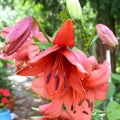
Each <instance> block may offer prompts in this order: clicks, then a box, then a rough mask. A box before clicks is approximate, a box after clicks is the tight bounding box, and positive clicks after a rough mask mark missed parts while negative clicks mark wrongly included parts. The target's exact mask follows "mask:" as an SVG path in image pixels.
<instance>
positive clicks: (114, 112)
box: [106, 101, 120, 120]
mask: <svg viewBox="0 0 120 120" xmlns="http://www.w3.org/2000/svg"><path fill="white" fill-rule="evenodd" d="M106 113H107V117H108V119H109V120H119V119H120V104H118V103H117V102H115V101H111V102H109V104H108V105H107V109H106Z"/></svg>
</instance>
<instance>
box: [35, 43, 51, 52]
mask: <svg viewBox="0 0 120 120" xmlns="http://www.w3.org/2000/svg"><path fill="white" fill-rule="evenodd" d="M34 44H36V45H38V46H39V47H40V49H42V50H45V49H47V48H49V47H51V46H52V43H45V42H34Z"/></svg>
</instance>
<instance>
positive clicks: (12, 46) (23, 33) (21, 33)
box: [4, 16, 33, 55]
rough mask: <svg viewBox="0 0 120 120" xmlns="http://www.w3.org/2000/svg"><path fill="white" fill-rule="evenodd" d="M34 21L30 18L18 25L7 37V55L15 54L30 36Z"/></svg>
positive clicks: (5, 51) (5, 50) (5, 49)
mask: <svg viewBox="0 0 120 120" xmlns="http://www.w3.org/2000/svg"><path fill="white" fill-rule="evenodd" d="M32 24H33V19H32V17H30V16H28V17H26V18H24V19H23V20H21V21H19V22H18V23H16V24H15V25H14V26H13V27H12V28H11V29H10V31H9V33H8V34H7V35H6V38H5V39H6V43H7V45H5V48H4V53H6V54H7V55H11V54H13V53H14V52H15V51H16V50H17V49H19V48H20V46H21V45H22V44H23V43H24V42H25V40H26V39H27V38H28V36H29V35H30V32H31V29H32Z"/></svg>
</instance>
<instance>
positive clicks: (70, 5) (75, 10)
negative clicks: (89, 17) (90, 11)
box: [66, 0, 82, 20]
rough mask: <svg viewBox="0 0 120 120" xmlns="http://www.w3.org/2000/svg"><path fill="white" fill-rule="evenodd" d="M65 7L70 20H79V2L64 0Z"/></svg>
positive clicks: (77, 0)
mask: <svg viewBox="0 0 120 120" xmlns="http://www.w3.org/2000/svg"><path fill="white" fill-rule="evenodd" d="M66 5H67V9H68V12H69V14H70V16H71V18H73V19H77V20H80V18H81V16H82V9H81V5H80V2H79V0H66Z"/></svg>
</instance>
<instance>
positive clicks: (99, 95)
mask: <svg viewBox="0 0 120 120" xmlns="http://www.w3.org/2000/svg"><path fill="white" fill-rule="evenodd" d="M108 87H109V85H108V84H104V85H100V86H98V87H96V88H94V89H93V91H94V94H95V99H96V100H104V99H106V94H107V91H108Z"/></svg>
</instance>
